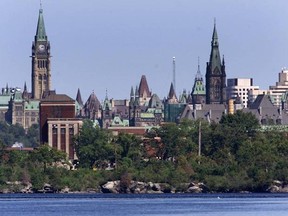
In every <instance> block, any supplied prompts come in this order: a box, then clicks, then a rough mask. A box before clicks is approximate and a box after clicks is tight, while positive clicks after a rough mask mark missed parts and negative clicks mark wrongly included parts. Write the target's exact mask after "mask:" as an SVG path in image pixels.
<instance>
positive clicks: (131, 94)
mask: <svg viewBox="0 0 288 216" xmlns="http://www.w3.org/2000/svg"><path fill="white" fill-rule="evenodd" d="M134 97H135V95H134V90H133V86H131V91H130V98H134Z"/></svg>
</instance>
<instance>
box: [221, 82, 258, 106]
mask: <svg viewBox="0 0 288 216" xmlns="http://www.w3.org/2000/svg"><path fill="white" fill-rule="evenodd" d="M252 90H259V86H254V85H253V79H252V78H232V79H228V80H227V87H226V95H227V99H228V100H229V99H235V98H237V97H240V99H241V101H242V103H243V106H244V107H245V108H247V106H248V101H249V91H252Z"/></svg>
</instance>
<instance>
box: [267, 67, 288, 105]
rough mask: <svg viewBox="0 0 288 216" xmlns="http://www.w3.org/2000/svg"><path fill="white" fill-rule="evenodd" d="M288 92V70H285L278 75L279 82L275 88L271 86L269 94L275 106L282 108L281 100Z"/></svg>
mask: <svg viewBox="0 0 288 216" xmlns="http://www.w3.org/2000/svg"><path fill="white" fill-rule="evenodd" d="M286 92H288V69H286V68H283V69H282V70H281V72H280V73H279V75H278V82H276V85H275V86H269V93H270V96H271V98H273V101H272V102H273V104H274V105H276V106H278V107H280V106H281V99H282V96H283V95H285V93H286Z"/></svg>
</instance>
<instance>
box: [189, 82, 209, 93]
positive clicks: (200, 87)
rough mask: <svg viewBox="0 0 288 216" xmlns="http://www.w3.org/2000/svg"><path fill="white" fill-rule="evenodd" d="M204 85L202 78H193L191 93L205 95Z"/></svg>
mask: <svg viewBox="0 0 288 216" xmlns="http://www.w3.org/2000/svg"><path fill="white" fill-rule="evenodd" d="M205 94H206V91H205V85H204V83H203V81H202V80H195V83H194V86H193V89H192V95H205Z"/></svg>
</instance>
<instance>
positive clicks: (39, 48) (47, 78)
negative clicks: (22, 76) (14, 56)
mask: <svg viewBox="0 0 288 216" xmlns="http://www.w3.org/2000/svg"><path fill="white" fill-rule="evenodd" d="M31 57H32V77H31V78H32V81H31V83H32V98H34V99H41V98H42V94H43V92H45V91H49V90H50V88H51V65H50V58H51V56H50V42H49V41H48V38H47V35H46V31H45V25H44V17H43V9H42V8H40V10H39V17H38V24H37V30H36V35H35V39H34V41H33V44H32V56H31Z"/></svg>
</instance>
